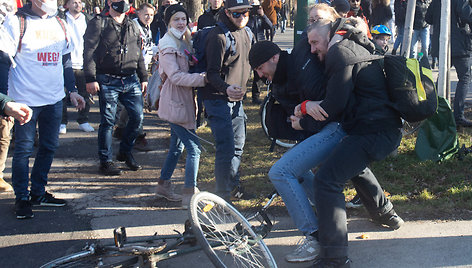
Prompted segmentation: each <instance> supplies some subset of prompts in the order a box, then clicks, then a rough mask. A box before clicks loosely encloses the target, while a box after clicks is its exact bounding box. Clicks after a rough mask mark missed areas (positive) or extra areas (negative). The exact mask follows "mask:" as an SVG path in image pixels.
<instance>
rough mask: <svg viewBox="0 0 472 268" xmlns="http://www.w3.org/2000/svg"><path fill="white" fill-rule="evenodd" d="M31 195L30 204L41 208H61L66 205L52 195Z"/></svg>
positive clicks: (46, 193)
mask: <svg viewBox="0 0 472 268" xmlns="http://www.w3.org/2000/svg"><path fill="white" fill-rule="evenodd" d="M30 195H31V204H32V205H33V206H42V207H63V206H65V205H66V204H67V202H66V200H64V199H59V198H55V197H54V196H53V195H52V194H50V193H48V192H44V194H43V195H34V194H30Z"/></svg>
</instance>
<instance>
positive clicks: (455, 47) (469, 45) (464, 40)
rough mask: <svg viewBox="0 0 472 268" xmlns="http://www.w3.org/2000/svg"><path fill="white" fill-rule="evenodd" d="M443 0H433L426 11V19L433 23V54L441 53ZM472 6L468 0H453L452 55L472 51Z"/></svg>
mask: <svg viewBox="0 0 472 268" xmlns="http://www.w3.org/2000/svg"><path fill="white" fill-rule="evenodd" d="M440 14H441V1H440V0H433V2H432V3H431V5H430V6H429V8H428V12H427V13H426V21H427V22H428V23H429V24H431V25H433V26H434V27H433V36H432V38H431V55H432V56H433V57H438V55H439V31H440V29H439V25H440V23H441V18H440ZM471 28H472V6H471V5H470V4H469V2H468V0H451V33H450V34H451V35H450V40H451V56H452V57H464V56H470V55H471V53H472V33H471V32H470V29H471Z"/></svg>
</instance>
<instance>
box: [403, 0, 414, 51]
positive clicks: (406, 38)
mask: <svg viewBox="0 0 472 268" xmlns="http://www.w3.org/2000/svg"><path fill="white" fill-rule="evenodd" d="M415 9H416V0H408V5H407V7H406V18H405V28H404V31H403V43H402V49H401V51H400V55H402V56H403V57H406V58H409V57H410V49H411V36H412V35H413V22H414V21H415Z"/></svg>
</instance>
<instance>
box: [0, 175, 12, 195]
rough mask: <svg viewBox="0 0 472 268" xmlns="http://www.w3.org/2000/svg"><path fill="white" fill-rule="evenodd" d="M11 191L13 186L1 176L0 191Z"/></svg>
mask: <svg viewBox="0 0 472 268" xmlns="http://www.w3.org/2000/svg"><path fill="white" fill-rule="evenodd" d="M11 191H13V187H11V185H10V184H9V183H8V182H6V181H5V180H4V179H3V178H0V192H11Z"/></svg>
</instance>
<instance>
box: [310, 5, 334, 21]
mask: <svg viewBox="0 0 472 268" xmlns="http://www.w3.org/2000/svg"><path fill="white" fill-rule="evenodd" d="M313 9H317V10H323V11H326V12H327V13H328V14H329V18H323V19H326V20H329V21H335V20H336V19H338V18H341V16H340V15H339V14H338V12H336V9H334V8H333V7H331V6H330V5H328V4H325V3H318V4H314V5H311V6H309V7H308V14H310V13H311V11H312V10H313Z"/></svg>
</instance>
